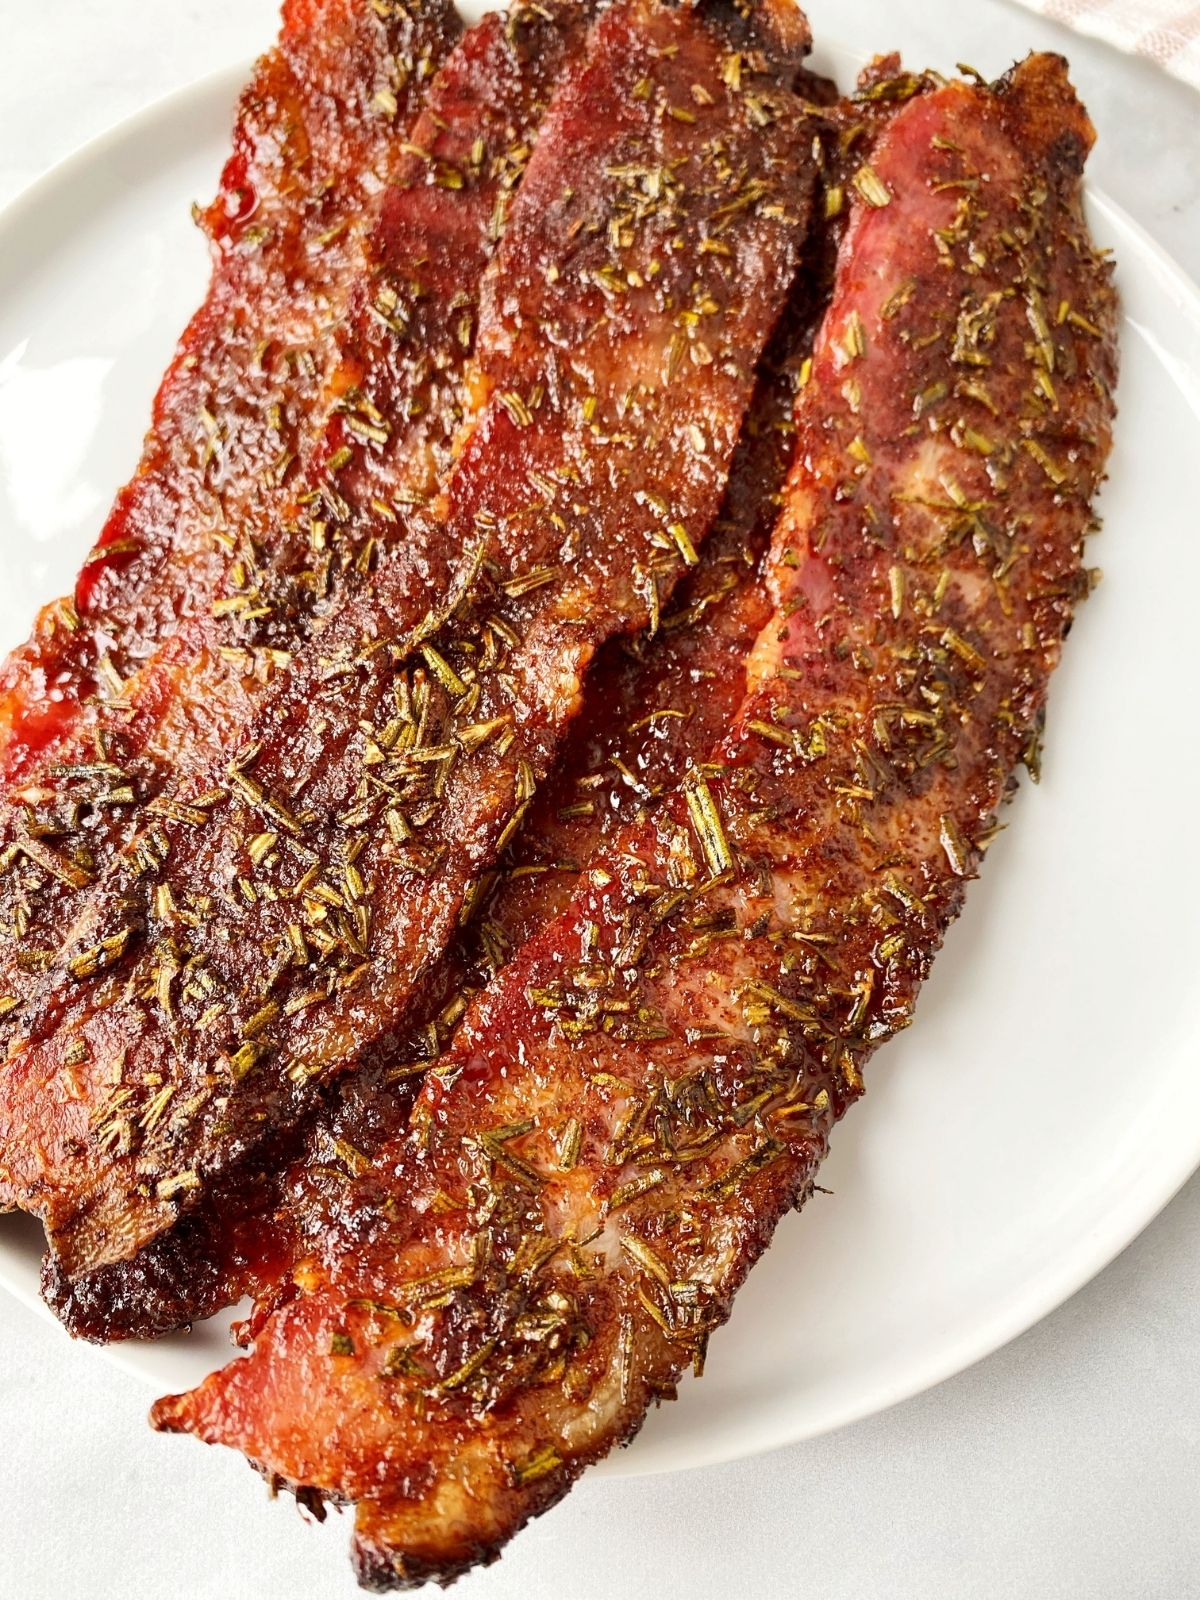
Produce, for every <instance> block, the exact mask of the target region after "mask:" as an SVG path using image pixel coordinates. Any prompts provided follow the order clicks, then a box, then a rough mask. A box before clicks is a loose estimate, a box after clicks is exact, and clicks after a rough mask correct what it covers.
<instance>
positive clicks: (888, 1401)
mask: <svg viewBox="0 0 1200 1600" xmlns="http://www.w3.org/2000/svg"><path fill="white" fill-rule="evenodd" d="M257 59H258V57H257V56H248V57H243V58H241V59H240V60H238V61H235V62H231V63H230V64H228V65H226V66H223V67H220V68H217V69H215V70H213V71H210V72H208V73H205V74H204V75H202V76H200V77H198V78H196V79H194V80H193V81H191V82H189V83H187V84H184V85H181V86H180V87H177V88H175V89H171V90H168V91H167V92H165V93H163V94H160V95H158V96H156V97H155V98H154V99H152V100H151V101H149V102H148V103H147V104H146V105H144V106H142V107H140V108H139V109H138V110H136V111H134V112H132V113H131V114H129V115H128V116H125V117H121V118H118V119H116V120H115V121H113V122H112V123H110V124H109V125H108V126H106V127H104V128H103V129H101V130H100V131H99V132H97V133H95V134H93V135H92V136H90V137H89V138H87V139H85V140H83V141H82V142H80V143H79V144H77V145H76V146H75V147H74V148H73V149H72V150H71V151H69V152H68V153H67V154H66V155H64V156H63V157H62V158H61V159H60V160H58V161H57V162H55V163H54V165H53V166H51V167H49V168H48V169H47V170H46V171H45V172H43V173H42V174H40V175H39V176H38V177H36V178H34V179H32V180H31V181H30V182H29V183H27V184H25V185H24V186H23V187H22V188H20V189H19V190H18V191H17V192H16V193H15V194H14V195H13V196H12V197H11V198H10V199H9V200H8V201H7V202H5V203H4V204H3V205H0V238H2V237H3V235H4V234H5V233H6V232H7V231H8V230H10V229H17V230H20V229H21V228H22V227H23V225H24V224H25V222H26V220H27V219H28V218H31V217H32V216H33V215H35V214H36V213H38V212H40V211H42V210H43V208H45V207H47V206H49V207H51V208H53V207H54V206H55V205H56V204H57V203H59V201H60V193H59V192H60V191H63V190H68V189H69V188H70V186H71V184H72V183H75V182H77V181H78V179H79V178H80V176H81V175H82V174H83V173H84V172H86V171H87V169H89V168H90V167H92V166H93V164H94V163H96V162H99V163H100V164H101V165H102V166H103V164H104V162H105V158H106V157H107V156H108V155H109V154H110V153H112V152H114V151H116V150H118V149H119V148H121V147H122V146H125V145H126V144H129V143H130V142H133V141H136V140H138V139H140V138H143V137H144V136H146V135H147V134H149V133H151V132H152V130H153V129H154V127H155V126H156V125H157V124H159V123H160V122H162V121H163V120H164V119H166V120H174V119H176V118H180V117H183V118H186V117H187V116H189V115H196V114H205V113H207V112H209V111H211V109H212V107H213V104H214V102H215V101H216V100H217V98H218V97H220V98H223V99H225V100H226V101H227V102H228V105H229V109H230V112H231V113H232V110H233V108H234V106H235V105H236V102H237V98H238V95H239V94H240V92H241V90H242V88H243V87H244V85H245V83H246V81H247V77H248V75H249V73H250V71H251V70H252V68H253V64H254V62H255V61H256V60H257ZM812 59H813V61H814V62H815V63H817V64H819V65H831V64H832V65H834V66H835V67H837V68H838V69H839V70H842V69H844V70H846V71H847V72H848V73H849V72H855V71H857V69H858V67H859V66H860V65H861V63H862V61H863V60H864V59H865V58H864V56H863V55H862V54H861V53H860V52H857V51H855V50H853V49H852V48H851V47H849V46H848V45H846V44H845V43H844V42H842V41H840V40H838V39H837V38H836V37H828V36H827V37H825V38H823V39H822V40H821V41H820V42H819V43H818V45H817V46H816V48H815V49H814V51H813V57H812ZM1084 188H1085V195H1086V199H1087V203H1088V205H1089V207H1090V208H1091V209H1092V210H1093V211H1095V212H1097V213H1099V214H1100V215H1102V216H1103V217H1104V219H1105V222H1106V224H1107V225H1108V227H1109V229H1110V230H1111V231H1119V232H1123V233H1125V234H1126V235H1127V236H1128V237H1129V238H1130V240H1131V241H1132V243H1134V244H1135V246H1136V247H1137V250H1138V251H1139V253H1140V256H1141V258H1142V261H1143V263H1144V264H1145V265H1146V266H1148V267H1151V268H1153V270H1154V272H1155V275H1156V277H1157V279H1158V281H1159V282H1160V283H1161V285H1162V287H1163V289H1164V291H1168V290H1169V291H1170V292H1171V294H1172V296H1173V299H1174V301H1175V303H1176V305H1177V306H1178V307H1179V308H1180V309H1181V310H1182V312H1183V314H1184V315H1185V317H1187V319H1188V320H1189V321H1190V323H1191V324H1192V327H1193V331H1194V333H1195V335H1196V337H1197V339H1200V283H1197V281H1196V280H1195V279H1194V278H1193V277H1192V276H1191V275H1190V274H1189V273H1188V272H1187V271H1186V269H1185V268H1184V267H1182V266H1181V264H1180V263H1179V262H1178V261H1177V260H1176V259H1175V257H1174V256H1172V255H1171V253H1170V252H1169V251H1168V250H1167V249H1166V248H1165V246H1164V245H1162V244H1161V243H1160V242H1159V241H1158V239H1156V238H1155V237H1154V235H1153V234H1152V233H1150V231H1149V230H1148V229H1147V228H1146V227H1145V226H1144V225H1143V224H1142V223H1140V222H1139V221H1138V220H1137V219H1136V218H1135V217H1133V216H1132V215H1131V214H1130V213H1129V212H1128V211H1127V210H1126V209H1125V207H1124V206H1122V205H1121V204H1120V203H1119V202H1118V201H1116V200H1114V199H1113V198H1112V196H1111V195H1109V194H1108V193H1107V191H1105V190H1103V189H1101V188H1099V187H1098V186H1096V185H1095V184H1093V183H1090V182H1086V183H1085V186H1084ZM1164 370H1165V369H1164ZM1176 388H1179V385H1178V384H1176ZM1180 393H1181V398H1183V399H1184V400H1185V402H1186V403H1188V404H1189V405H1190V407H1191V409H1192V410H1193V411H1194V413H1195V415H1196V416H1197V418H1198V419H1200V390H1198V391H1197V395H1196V396H1189V395H1188V394H1187V393H1186V392H1184V391H1183V390H1182V389H1180ZM1159 1154H1160V1161H1159V1163H1158V1165H1157V1166H1156V1167H1155V1169H1154V1172H1153V1174H1152V1175H1151V1174H1149V1173H1148V1172H1145V1171H1143V1174H1142V1177H1141V1181H1140V1182H1139V1183H1138V1184H1137V1186H1136V1188H1135V1189H1134V1191H1133V1192H1132V1193H1131V1194H1130V1195H1128V1196H1126V1197H1125V1198H1123V1199H1122V1200H1120V1201H1118V1202H1115V1203H1113V1204H1110V1205H1109V1206H1108V1207H1107V1208H1106V1209H1105V1211H1104V1212H1103V1213H1102V1214H1100V1215H1099V1216H1098V1217H1096V1218H1094V1219H1093V1221H1092V1222H1091V1225H1090V1227H1089V1228H1088V1230H1087V1233H1086V1235H1084V1236H1083V1237H1082V1238H1081V1239H1080V1240H1079V1241H1078V1242H1076V1243H1075V1244H1074V1245H1073V1246H1072V1248H1071V1251H1070V1254H1069V1255H1067V1256H1065V1257H1059V1258H1057V1259H1056V1264H1055V1266H1054V1267H1053V1268H1051V1267H1046V1268H1043V1269H1042V1270H1041V1271H1040V1272H1038V1273H1036V1274H1034V1275H1033V1276H1032V1277H1031V1278H1030V1279H1029V1280H1028V1282H1027V1283H1026V1284H1025V1285H1024V1286H1023V1287H1022V1288H1021V1289H1020V1290H1015V1291H1011V1292H1010V1293H1009V1294H1008V1296H1007V1298H1006V1299H1005V1300H1004V1302H1003V1303H1002V1304H1001V1305H1000V1306H999V1307H998V1308H997V1309H996V1310H994V1311H993V1312H992V1314H991V1315H990V1316H984V1317H977V1318H976V1319H975V1321H974V1322H973V1324H972V1328H971V1330H970V1331H968V1332H963V1333H960V1334H959V1335H958V1336H957V1338H953V1339H946V1338H942V1339H940V1340H939V1341H938V1343H937V1345H936V1346H935V1347H934V1348H933V1353H932V1354H931V1355H930V1356H929V1357H927V1358H926V1359H925V1360H909V1361H908V1362H907V1363H906V1364H905V1365H903V1366H901V1367H900V1368H898V1369H897V1371H896V1373H895V1374H894V1375H893V1376H891V1377H890V1378H881V1379H878V1380H876V1381H875V1382H874V1383H873V1384H869V1385H867V1386H866V1387H865V1388H864V1389H863V1390H862V1392H861V1393H859V1394H858V1395H857V1397H856V1398H855V1400H854V1401H853V1402H852V1403H851V1402H847V1403H844V1404H842V1405H840V1406H837V1405H834V1406H831V1407H829V1408H828V1409H827V1412H826V1414H825V1415H824V1416H820V1417H818V1418H817V1419H816V1420H815V1422H811V1423H805V1424H803V1425H801V1426H800V1427H799V1428H798V1429H793V1430H792V1431H790V1432H787V1436H786V1437H774V1438H771V1439H769V1440H767V1441H765V1442H759V1443H755V1442H754V1440H753V1439H741V1440H739V1439H737V1438H733V1439H730V1440H727V1441H726V1442H725V1443H724V1444H720V1443H719V1442H718V1441H717V1439H716V1438H714V1437H713V1435H712V1434H711V1432H708V1431H706V1430H703V1429H702V1430H699V1432H698V1435H697V1437H696V1438H695V1439H689V1452H688V1458H687V1459H686V1460H683V1461H679V1462H676V1463H669V1462H661V1461H654V1460H650V1461H647V1462H646V1463H644V1464H643V1463H640V1462H639V1461H638V1459H637V1453H636V1452H634V1453H633V1455H632V1456H625V1455H624V1454H623V1453H618V1454H617V1455H615V1456H610V1457H609V1458H607V1460H606V1461H605V1462H602V1463H600V1464H599V1465H598V1466H597V1467H594V1468H593V1469H592V1473H591V1475H592V1476H605V1477H617V1476H619V1477H629V1478H635V1477H658V1476H662V1475H666V1474H669V1473H674V1472H685V1471H686V1472H691V1471H700V1470H704V1469H706V1468H709V1467H713V1466H717V1465H721V1464H724V1463H728V1462H734V1461H741V1460H747V1459H750V1458H752V1457H756V1456H760V1455H769V1454H770V1453H772V1452H773V1451H776V1450H782V1449H789V1448H792V1447H794V1446H797V1445H800V1444H803V1443H805V1442H807V1441H809V1440H813V1439H818V1438H821V1437H824V1436H826V1435H828V1434H830V1433H833V1432H836V1431H838V1430H840V1429H842V1428H846V1427H850V1426H853V1425H854V1424H856V1423H859V1422H862V1421H865V1420H866V1419H868V1418H870V1417H873V1416H876V1415H879V1414H881V1413H883V1412H885V1411H888V1410H891V1409H892V1408H893V1407H894V1406H898V1405H900V1404H902V1403H903V1402H905V1401H907V1400H912V1399H915V1398H917V1397H918V1396H919V1395H922V1394H925V1393H927V1392H929V1391H930V1390H932V1389H934V1388H936V1387H938V1386H939V1385H940V1384H942V1383H945V1382H947V1381H949V1380H950V1379H951V1378H954V1377H957V1376H958V1375H959V1374H960V1373H963V1372H966V1371H968V1370H969V1369H970V1368H971V1367H973V1366H976V1365H978V1364H979V1363H980V1362H981V1361H984V1360H986V1359H987V1358H988V1357H989V1356H991V1355H993V1354H995V1352H996V1351H998V1350H1000V1349H1002V1348H1003V1347H1004V1346H1005V1345H1007V1344H1009V1343H1011V1342H1012V1341H1013V1340H1015V1339H1017V1338H1019V1337H1020V1336H1021V1335H1022V1334H1024V1333H1026V1332H1028V1331H1029V1330H1030V1329H1031V1328H1033V1327H1034V1326H1036V1325H1037V1324H1038V1323H1039V1322H1041V1321H1042V1320H1044V1319H1045V1318H1046V1317H1048V1316H1049V1315H1051V1314H1052V1313H1053V1312H1054V1311H1056V1310H1058V1309H1059V1308H1060V1307H1061V1306H1063V1305H1065V1304H1066V1303H1067V1301H1069V1300H1070V1299H1071V1298H1072V1297H1073V1296H1074V1295H1076V1294H1078V1293H1079V1291H1080V1290H1081V1289H1082V1288H1084V1287H1085V1286H1086V1285H1087V1284H1088V1283H1090V1282H1091V1281H1092V1280H1093V1279H1094V1278H1095V1277H1097V1276H1098V1275H1099V1274H1100V1273H1101V1272H1103V1271H1104V1270H1105V1269H1106V1268H1107V1267H1108V1266H1110V1265H1111V1264H1112V1262H1113V1261H1115V1260H1116V1259H1117V1257H1118V1256H1119V1255H1121V1253H1122V1252H1123V1251H1124V1250H1126V1249H1127V1248H1128V1247H1129V1246H1130V1245H1131V1244H1132V1243H1133V1242H1134V1241H1135V1240H1136V1239H1137V1238H1138V1237H1139V1236H1140V1235H1141V1234H1142V1233H1143V1232H1144V1231H1145V1230H1146V1228H1148V1227H1149V1226H1150V1224H1151V1223H1152V1222H1153V1221H1154V1220H1155V1219H1156V1218H1157V1217H1158V1216H1159V1215H1160V1214H1161V1213H1162V1212H1163V1211H1164V1210H1165V1209H1166V1207H1167V1206H1169V1205H1170V1203H1171V1202H1172V1200H1173V1199H1174V1198H1175V1197H1176V1195H1177V1194H1178V1193H1179V1192H1180V1190H1181V1189H1182V1188H1183V1187H1184V1185H1185V1184H1186V1183H1187V1182H1188V1180H1189V1178H1191V1177H1192V1176H1193V1175H1194V1174H1195V1172H1196V1171H1197V1170H1198V1169H1200V1130H1198V1131H1197V1133H1196V1135H1195V1136H1194V1137H1193V1139H1192V1140H1191V1142H1190V1143H1188V1142H1187V1141H1184V1140H1180V1141H1179V1144H1178V1151H1177V1153H1176V1154H1175V1159H1174V1160H1173V1161H1169V1162H1168V1161H1164V1160H1162V1159H1161V1156H1162V1152H1161V1151H1160V1152H1159ZM0 1289H3V1290H4V1291H5V1292H6V1293H8V1294H10V1295H12V1297H13V1298H14V1299H15V1300H16V1301H17V1302H18V1303H20V1304H22V1305H24V1306H25V1307H26V1308H27V1309H28V1310H30V1311H32V1312H33V1313H34V1314H35V1315H37V1316H38V1317H39V1318H40V1319H41V1320H42V1321H43V1322H46V1323H49V1324H51V1325H53V1327H55V1328H56V1329H59V1330H60V1331H61V1328H60V1324H59V1323H58V1322H57V1319H55V1318H54V1316H53V1314H52V1313H51V1312H50V1311H49V1309H48V1308H47V1307H46V1306H45V1304H44V1303H43V1302H42V1300H41V1298H40V1296H39V1295H38V1294H37V1293H36V1292H35V1291H31V1288H30V1285H29V1283H28V1282H27V1281H25V1280H23V1279H22V1278H21V1277H20V1276H18V1277H15V1278H14V1277H13V1275H12V1274H11V1270H10V1268H9V1267H8V1266H6V1263H5V1256H4V1252H3V1250H0ZM225 1314H228V1313H223V1315H225ZM96 1350H97V1353H98V1354H99V1355H100V1356H101V1357H102V1358H103V1359H104V1360H106V1361H107V1362H109V1363H110V1364H111V1365H113V1366H115V1367H117V1368H118V1369H120V1370H122V1371H124V1372H127V1373H128V1374H130V1375H131V1376H133V1377H135V1378H137V1379H138V1381H139V1382H141V1383H143V1384H147V1385H149V1386H152V1387H155V1388H157V1387H160V1383H159V1380H157V1379H156V1378H155V1377H154V1374H153V1372H152V1371H150V1370H147V1365H146V1361H145V1359H144V1355H143V1353H142V1348H141V1347H140V1346H139V1345H130V1344H128V1343H116V1344H109V1345H98V1346H96ZM783 1415H785V1416H786V1415H787V1408H786V1407H784V1408H783ZM706 1440H708V1441H710V1442H709V1443H708V1444H707V1445H706V1442H705V1441H706Z"/></svg>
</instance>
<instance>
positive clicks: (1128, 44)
mask: <svg viewBox="0 0 1200 1600" xmlns="http://www.w3.org/2000/svg"><path fill="white" fill-rule="evenodd" d="M1020 3H1021V4H1022V5H1024V6H1028V7H1029V9H1030V10H1031V11H1040V12H1041V13H1042V15H1043V16H1046V17H1049V18H1051V20H1052V21H1054V22H1064V23H1066V25H1067V26H1068V27H1069V28H1078V30H1079V32H1080V33H1091V34H1094V35H1095V36H1096V38H1098V39H1106V40H1107V41H1108V43H1109V44H1114V45H1116V47H1117V48H1118V50H1128V51H1129V52H1130V53H1131V54H1133V55H1138V56H1145V57H1146V58H1147V59H1148V60H1150V61H1157V62H1158V64H1159V66H1160V67H1165V68H1166V69H1167V71H1168V72H1173V73H1174V74H1175V76H1176V77H1177V78H1182V79H1183V80H1184V81H1185V82H1186V83H1190V84H1191V85H1192V87H1193V88H1195V89H1200V0H1190V3H1189V0H1020Z"/></svg>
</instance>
